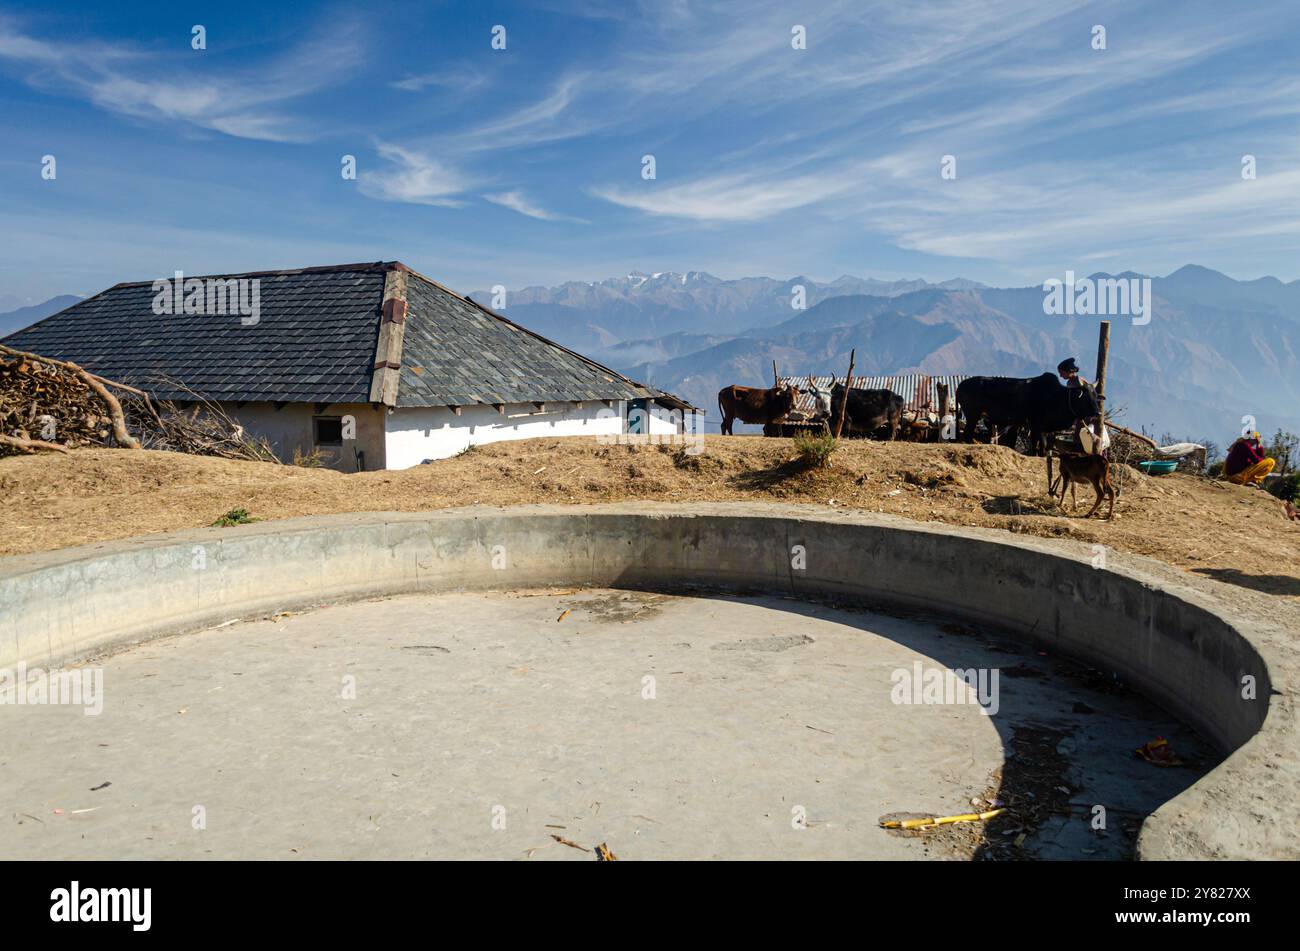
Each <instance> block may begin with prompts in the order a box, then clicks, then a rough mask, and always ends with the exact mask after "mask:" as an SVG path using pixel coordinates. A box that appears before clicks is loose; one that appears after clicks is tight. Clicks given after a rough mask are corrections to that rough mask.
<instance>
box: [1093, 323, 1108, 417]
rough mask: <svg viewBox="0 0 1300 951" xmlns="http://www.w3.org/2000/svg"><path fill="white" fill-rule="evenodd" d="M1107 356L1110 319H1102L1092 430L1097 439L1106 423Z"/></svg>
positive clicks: (1098, 340) (1098, 345)
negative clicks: (1094, 419)
mask: <svg viewBox="0 0 1300 951" xmlns="http://www.w3.org/2000/svg"><path fill="white" fill-rule="evenodd" d="M1109 357H1110V321H1109V320H1103V321H1102V322H1101V329H1100V330H1099V332H1098V335H1097V382H1096V387H1097V425H1096V427H1095V428H1094V430H1093V431H1094V432H1095V433H1096V436H1097V438H1098V439H1100V438H1101V434H1102V433H1103V432H1104V431H1105V430H1104V428H1103V427H1105V425H1106V361H1107V359H1108V358H1109Z"/></svg>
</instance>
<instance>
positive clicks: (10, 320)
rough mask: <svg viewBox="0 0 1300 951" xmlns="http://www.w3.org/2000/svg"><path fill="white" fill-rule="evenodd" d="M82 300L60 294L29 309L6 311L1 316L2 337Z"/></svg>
mask: <svg viewBox="0 0 1300 951" xmlns="http://www.w3.org/2000/svg"><path fill="white" fill-rule="evenodd" d="M81 299H82V298H80V297H78V296H77V295H75V294H60V295H59V296H58V297H51V298H50V299H49V300H47V301H45V302H44V303H42V304H31V305H29V306H27V307H19V308H18V309H17V310H10V311H6V312H5V313H3V314H0V337H7V336H8V335H9V334H11V333H13V332H14V331H16V330H22V329H23V328H24V327H26V326H28V325H29V324H34V323H36V321H38V320H44V319H45V318H46V317H48V316H50V314H57V313H58V312H59V311H61V310H63V308H65V307H71V306H72V305H73V304H75V303H76V302H77V301H79V300H81Z"/></svg>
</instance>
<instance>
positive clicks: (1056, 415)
mask: <svg viewBox="0 0 1300 951" xmlns="http://www.w3.org/2000/svg"><path fill="white" fill-rule="evenodd" d="M957 404H958V405H959V406H960V407H961V411H962V415H963V416H965V417H966V423H965V426H963V427H962V433H961V438H962V442H974V441H975V425H976V424H977V423H978V422H979V421H980V418H981V417H984V418H986V419H987V420H988V424H989V428H990V430H996V431H998V432H1000V433H1004V434H1005V437H1006V444H1007V445H1010V446H1012V447H1013V448H1014V447H1015V444H1016V436H1017V435H1018V434H1019V432H1020V428H1021V427H1022V426H1028V427H1029V442H1030V445H1031V447H1032V449H1031V451H1032V452H1033V453H1035V454H1042V453H1043V452H1045V451H1046V448H1047V447H1046V443H1047V437H1048V436H1049V435H1050V434H1051V433H1056V432H1060V431H1061V430H1063V429H1069V428H1071V427H1072V426H1073V425H1074V423H1075V421H1076V420H1080V419H1090V418H1091V417H1093V416H1096V415H1097V396H1096V393H1094V392H1093V390H1092V388H1091V387H1067V386H1065V385H1063V384H1062V383H1061V381H1060V380H1059V379H1057V377H1056V374H1054V373H1044V374H1042V375H1041V376H1035V377H1030V378H1029V379H1016V378H1013V377H1005V376H972V377H967V378H966V379H964V380H962V381H961V383H959V384H958V385H957Z"/></svg>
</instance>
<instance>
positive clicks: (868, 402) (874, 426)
mask: <svg viewBox="0 0 1300 951" xmlns="http://www.w3.org/2000/svg"><path fill="white" fill-rule="evenodd" d="M843 400H844V384H843V383H836V384H835V386H834V387H832V388H831V432H835V430H836V428H837V427H838V425H839V418H840V407H841V406H842V405H844V403H843ZM904 405H905V404H904V401H903V398H902V397H901V396H899V395H898V394H897V393H895V392H894V391H893V390H858V389H851V390H849V401H848V405H847V407H846V416H847V418H846V419H845V421H844V422H845V424H846V425H845V426H844V432H846V433H854V432H858V433H863V434H865V435H868V436H870V435H872V434H873V433H875V432H876V430H878V429H880V428H882V427H888V428H889V437H888V438H889V439H897V438H898V426H899V423H900V422H901V421H902V419H903V406H904Z"/></svg>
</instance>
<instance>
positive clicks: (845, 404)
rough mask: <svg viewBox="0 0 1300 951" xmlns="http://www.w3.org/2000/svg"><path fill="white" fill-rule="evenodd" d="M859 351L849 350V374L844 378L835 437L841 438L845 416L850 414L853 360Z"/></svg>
mask: <svg viewBox="0 0 1300 951" xmlns="http://www.w3.org/2000/svg"><path fill="white" fill-rule="evenodd" d="M857 356H858V351H857V350H856V349H853V350H850V351H849V375H848V376H846V377H845V378H844V396H843V398H842V399H841V400H840V419H839V422H837V423H836V424H835V438H836V439H839V438H840V433H842V432H843V431H844V417H845V416H846V415H847V414H848V409H849V386H850V385H852V383H853V362H854V360H856V359H857Z"/></svg>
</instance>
